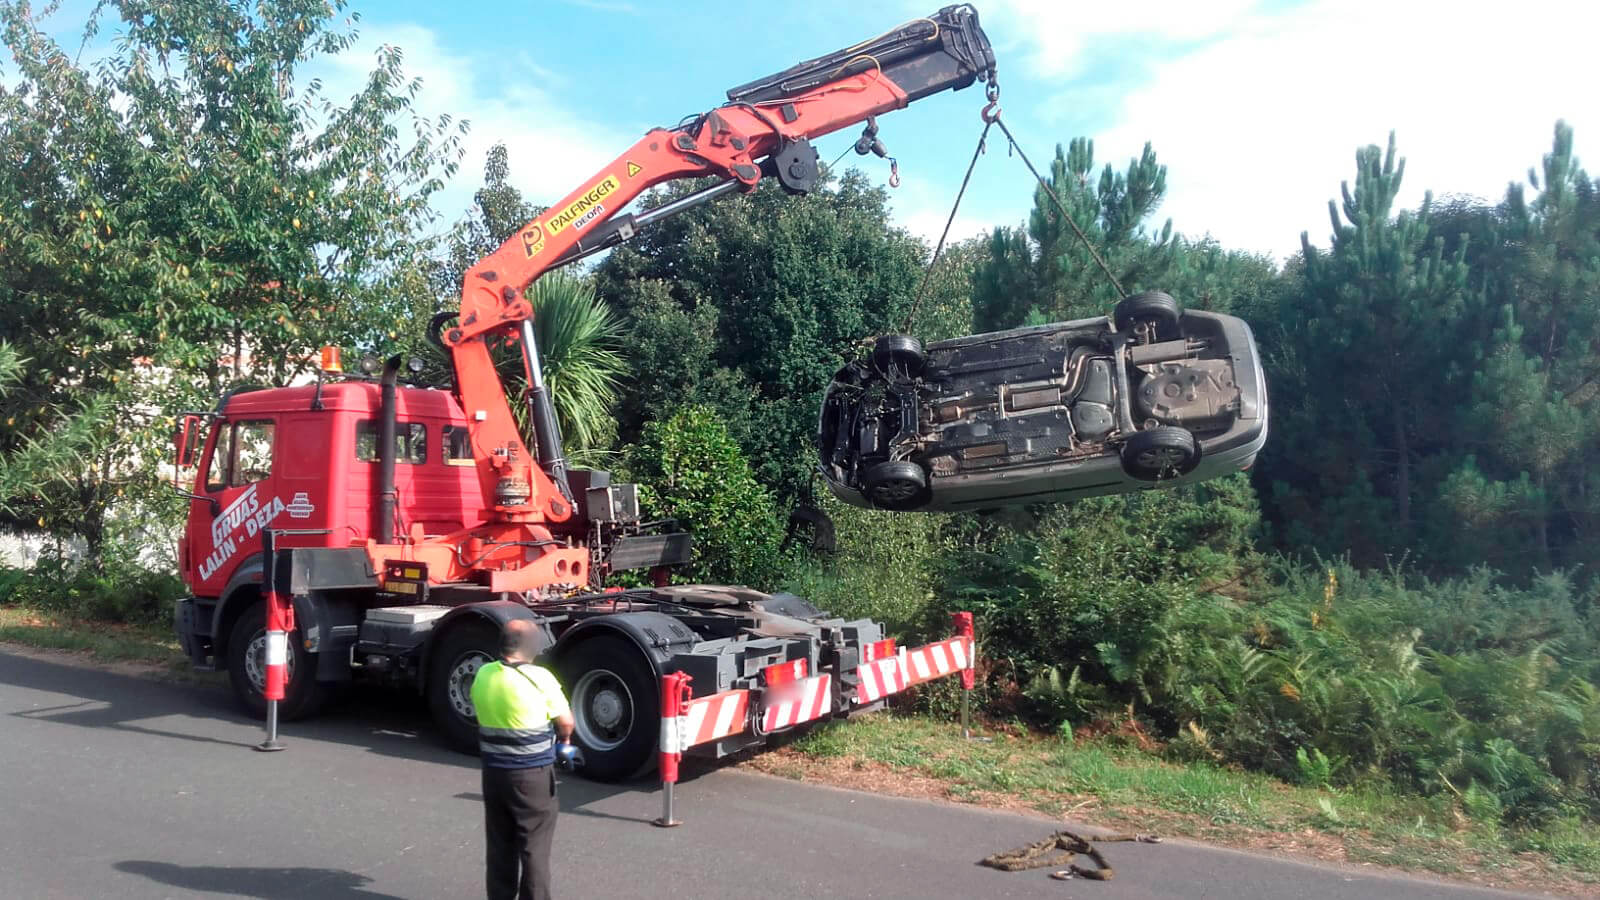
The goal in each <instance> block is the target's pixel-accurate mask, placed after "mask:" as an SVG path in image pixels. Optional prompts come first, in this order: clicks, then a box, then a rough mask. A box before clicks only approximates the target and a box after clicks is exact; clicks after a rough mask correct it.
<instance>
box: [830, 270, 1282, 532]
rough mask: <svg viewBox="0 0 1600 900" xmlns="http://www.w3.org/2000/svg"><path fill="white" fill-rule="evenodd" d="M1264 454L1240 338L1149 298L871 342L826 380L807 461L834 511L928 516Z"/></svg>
mask: <svg viewBox="0 0 1600 900" xmlns="http://www.w3.org/2000/svg"><path fill="white" fill-rule="evenodd" d="M1266 439H1267V393H1266V381H1265V378H1264V377H1263V375H1262V371H1261V363H1260V358H1259V356H1258V354H1257V352H1256V345H1255V337H1254V335H1253V334H1252V333H1251V331H1250V326H1249V325H1247V324H1246V323H1245V322H1244V321H1243V320H1242V319H1238V318H1235V317H1233V316H1228V315H1222V314H1219V313H1211V312H1200V311H1185V310H1183V309H1182V308H1180V306H1179V305H1178V303H1177V302H1176V301H1175V300H1174V299H1173V298H1172V297H1171V296H1169V295H1167V294H1164V293H1161V292H1159V291H1152V292H1147V293H1142V294H1135V295H1133V296H1131V297H1128V298H1127V299H1125V300H1123V301H1122V302H1121V303H1120V304H1118V305H1117V308H1116V310H1115V311H1114V313H1113V314H1112V316H1110V317H1100V318H1094V319H1083V320H1079V321H1075V322H1063V323H1059V324H1054V325H1042V326H1038V327H1033V328H1018V329H1013V330H1011V331H1000V332H994V333H991V334H979V335H973V336H970V337H963V338H955V339H953V340H948V341H939V342H938V343H934V344H929V345H928V346H927V347H923V346H922V345H921V344H920V342H918V341H917V339H916V338H913V337H909V336H906V335H887V336H885V337H881V338H879V339H878V340H877V342H876V343H875V344H874V346H873V348H872V351H871V353H870V354H869V355H867V356H866V357H865V358H863V359H859V360H857V361H855V362H852V363H850V364H849V365H847V366H845V367H844V368H843V369H841V370H839V372H838V374H836V375H835V376H834V378H833V382H832V384H830V385H829V387H828V390H827V393H826V394H825V396H824V399H823V403H822V412H821V415H820V420H819V423H818V434H817V446H818V452H819V455H820V468H821V472H822V475H823V477H824V480H826V481H827V483H828V487H829V489H830V490H831V491H832V492H833V493H834V495H835V496H837V497H839V498H840V499H841V500H844V501H845V502H847V503H850V504H852V505H855V506H862V507H868V508H878V509H890V510H926V511H937V510H962V509H987V508H996V507H1004V506H1015V505H1022V504H1029V503H1043V502H1054V501H1061V500H1071V499H1075V498H1078V497H1091V496H1095V495H1099V494H1115V493H1124V492H1129V491H1135V490H1142V489H1146V488H1151V487H1166V486H1171V485H1178V484H1189V483H1193V482H1196V481H1203V480H1205V479H1208V478H1215V477H1217V476H1219V475H1225V474H1227V473H1229V472H1233V471H1237V470H1240V469H1246V468H1249V466H1250V465H1251V463H1253V462H1254V461H1255V457H1256V454H1257V453H1258V452H1259V451H1260V450H1261V447H1262V445H1263V444H1264V443H1265V442H1266Z"/></svg>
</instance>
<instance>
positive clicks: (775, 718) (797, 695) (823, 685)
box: [761, 672, 833, 734]
mask: <svg viewBox="0 0 1600 900" xmlns="http://www.w3.org/2000/svg"><path fill="white" fill-rule="evenodd" d="M830 712H833V676H831V675H829V674H827V673H826V672H824V673H823V674H821V675H818V676H816V677H814V678H805V679H801V680H800V681H796V682H792V683H790V684H785V685H783V686H781V687H778V688H774V689H773V690H771V691H768V692H767V702H766V706H765V708H764V709H762V711H761V730H762V731H763V732H766V733H769V734H770V733H771V732H774V731H777V730H778V729H780V728H790V727H793V726H795V725H799V724H800V723H802V722H809V721H811V720H812V719H820V718H822V717H823V716H825V715H827V714H828V713H830Z"/></svg>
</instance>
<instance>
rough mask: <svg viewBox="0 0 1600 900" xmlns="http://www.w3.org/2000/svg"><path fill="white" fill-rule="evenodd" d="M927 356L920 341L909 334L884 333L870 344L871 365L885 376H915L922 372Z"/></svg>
mask: <svg viewBox="0 0 1600 900" xmlns="http://www.w3.org/2000/svg"><path fill="white" fill-rule="evenodd" d="M927 361H928V358H927V357H926V356H924V355H923V353H922V342H921V341H919V340H917V339H916V338H914V337H912V336H911V335H909V334H886V335H884V336H883V337H881V338H878V340H877V342H876V343H874V344H873V345H872V365H873V368H875V369H877V370H878V371H879V372H880V373H882V374H883V375H884V377H886V378H890V379H893V378H894V377H895V376H896V375H904V376H905V377H907V378H915V377H917V376H918V375H920V374H922V367H923V366H924V365H926V364H927Z"/></svg>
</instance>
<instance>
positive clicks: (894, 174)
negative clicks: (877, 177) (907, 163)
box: [889, 156, 900, 188]
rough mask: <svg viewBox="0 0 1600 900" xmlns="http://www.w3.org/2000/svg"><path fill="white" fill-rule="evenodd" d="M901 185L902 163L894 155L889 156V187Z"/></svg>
mask: <svg viewBox="0 0 1600 900" xmlns="http://www.w3.org/2000/svg"><path fill="white" fill-rule="evenodd" d="M899 186H900V163H899V162H897V161H896V160H895V158H894V157H892V156H891V157H889V187H892V188H897V187H899Z"/></svg>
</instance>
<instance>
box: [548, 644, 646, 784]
mask: <svg viewBox="0 0 1600 900" xmlns="http://www.w3.org/2000/svg"><path fill="white" fill-rule="evenodd" d="M556 675H557V677H559V678H560V680H561V684H562V686H563V688H565V690H566V691H567V701H568V703H570V704H571V706H572V719H573V723H574V725H575V728H574V729H573V741H574V742H575V743H576V744H577V745H578V746H579V747H581V748H583V755H584V758H585V763H584V767H583V770H582V774H583V775H584V776H585V777H587V778H592V779H594V780H596V781H621V780H622V779H625V778H629V777H632V776H634V775H639V774H642V773H643V772H645V771H647V770H648V769H649V768H650V767H651V766H652V765H654V764H655V762H656V752H657V749H658V748H657V745H658V743H659V740H660V727H661V686H660V683H659V682H658V681H657V679H656V677H655V673H654V672H653V671H652V670H651V668H650V665H649V663H648V662H646V661H645V659H644V658H643V657H642V656H641V655H640V653H639V648H638V647H635V646H634V645H633V644H631V643H629V642H628V641H626V640H623V639H622V638H619V637H612V636H611V635H601V636H598V637H593V638H590V639H588V640H586V641H584V642H583V643H581V644H578V645H577V646H576V647H573V648H572V649H571V650H568V651H566V652H565V653H563V654H561V656H560V659H559V661H558V662H557V663H556Z"/></svg>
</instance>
